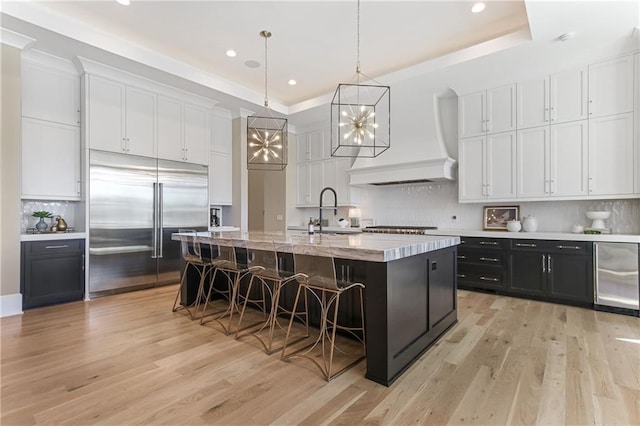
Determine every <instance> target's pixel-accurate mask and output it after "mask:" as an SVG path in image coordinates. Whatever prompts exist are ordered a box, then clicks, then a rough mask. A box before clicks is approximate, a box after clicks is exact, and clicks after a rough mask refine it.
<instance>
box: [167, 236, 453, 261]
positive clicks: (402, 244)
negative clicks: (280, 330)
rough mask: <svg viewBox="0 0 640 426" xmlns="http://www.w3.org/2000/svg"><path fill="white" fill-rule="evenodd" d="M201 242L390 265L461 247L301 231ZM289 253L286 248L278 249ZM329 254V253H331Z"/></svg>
mask: <svg viewBox="0 0 640 426" xmlns="http://www.w3.org/2000/svg"><path fill="white" fill-rule="evenodd" d="M187 235H188V234H179V233H176V234H172V239H173V240H178V241H179V240H181V239H182V238H183V237H184V236H187ZM197 235H198V240H199V241H200V242H201V243H205V244H208V243H209V242H214V243H217V244H221V245H230V244H232V240H233V239H241V240H246V241H247V246H248V247H249V248H252V249H255V250H273V248H274V243H276V244H277V243H284V244H292V245H295V246H296V248H302V250H303V252H304V253H305V254H311V255H316V256H328V255H330V254H331V255H333V256H334V257H339V258H343V259H354V260H364V261H369V262H390V261H392V260H397V259H402V258H404V257H409V256H414V255H417V254H422V253H427V252H430V251H434V250H440V249H444V248H447V247H451V246H455V245H457V244H460V238H459V237H457V236H433V235H391V234H366V233H365V234H362V233H361V234H355V235H328V234H314V235H308V234H307V233H306V232H302V231H288V232H286V233H277V234H268V233H263V232H224V233H215V232H198V233H197ZM327 249H330V250H327ZM278 250H279V251H286V247H279V248H278ZM329 253H330V254H329Z"/></svg>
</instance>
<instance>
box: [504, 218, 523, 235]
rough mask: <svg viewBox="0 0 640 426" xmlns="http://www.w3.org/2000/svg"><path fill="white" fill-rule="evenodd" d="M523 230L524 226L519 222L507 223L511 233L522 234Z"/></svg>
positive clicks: (511, 221)
mask: <svg viewBox="0 0 640 426" xmlns="http://www.w3.org/2000/svg"><path fill="white" fill-rule="evenodd" d="M521 229H522V224H521V223H520V221H519V220H510V221H508V222H507V231H509V232H520V230H521Z"/></svg>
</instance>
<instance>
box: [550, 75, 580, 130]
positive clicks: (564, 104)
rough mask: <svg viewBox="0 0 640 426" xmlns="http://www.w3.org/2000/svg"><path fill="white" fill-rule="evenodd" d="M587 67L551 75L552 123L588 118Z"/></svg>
mask: <svg viewBox="0 0 640 426" xmlns="http://www.w3.org/2000/svg"><path fill="white" fill-rule="evenodd" d="M587 84H588V79H587V69H586V68H580V69H577V70H570V71H565V72H561V73H557V74H552V75H551V84H550V86H551V110H550V120H551V123H565V122H567V121H575V120H584V119H586V118H587V103H588V99H587Z"/></svg>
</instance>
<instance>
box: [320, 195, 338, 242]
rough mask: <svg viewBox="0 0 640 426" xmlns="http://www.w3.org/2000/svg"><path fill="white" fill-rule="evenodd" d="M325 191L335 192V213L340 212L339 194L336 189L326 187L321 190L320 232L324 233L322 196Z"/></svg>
mask: <svg viewBox="0 0 640 426" xmlns="http://www.w3.org/2000/svg"><path fill="white" fill-rule="evenodd" d="M324 191H331V192H333V215H334V216H335V215H337V214H338V194H336V190H335V189H333V188H331V187H328V186H327V187H326V188H324V189H323V190H322V191H320V229H319V232H320V233H321V234H322V196H323V195H324Z"/></svg>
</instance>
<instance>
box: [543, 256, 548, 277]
mask: <svg viewBox="0 0 640 426" xmlns="http://www.w3.org/2000/svg"><path fill="white" fill-rule="evenodd" d="M546 257H547V256H546V255H544V254H543V255H542V272H543V273H546V272H547V262H546V260H547V259H545V258H546Z"/></svg>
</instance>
